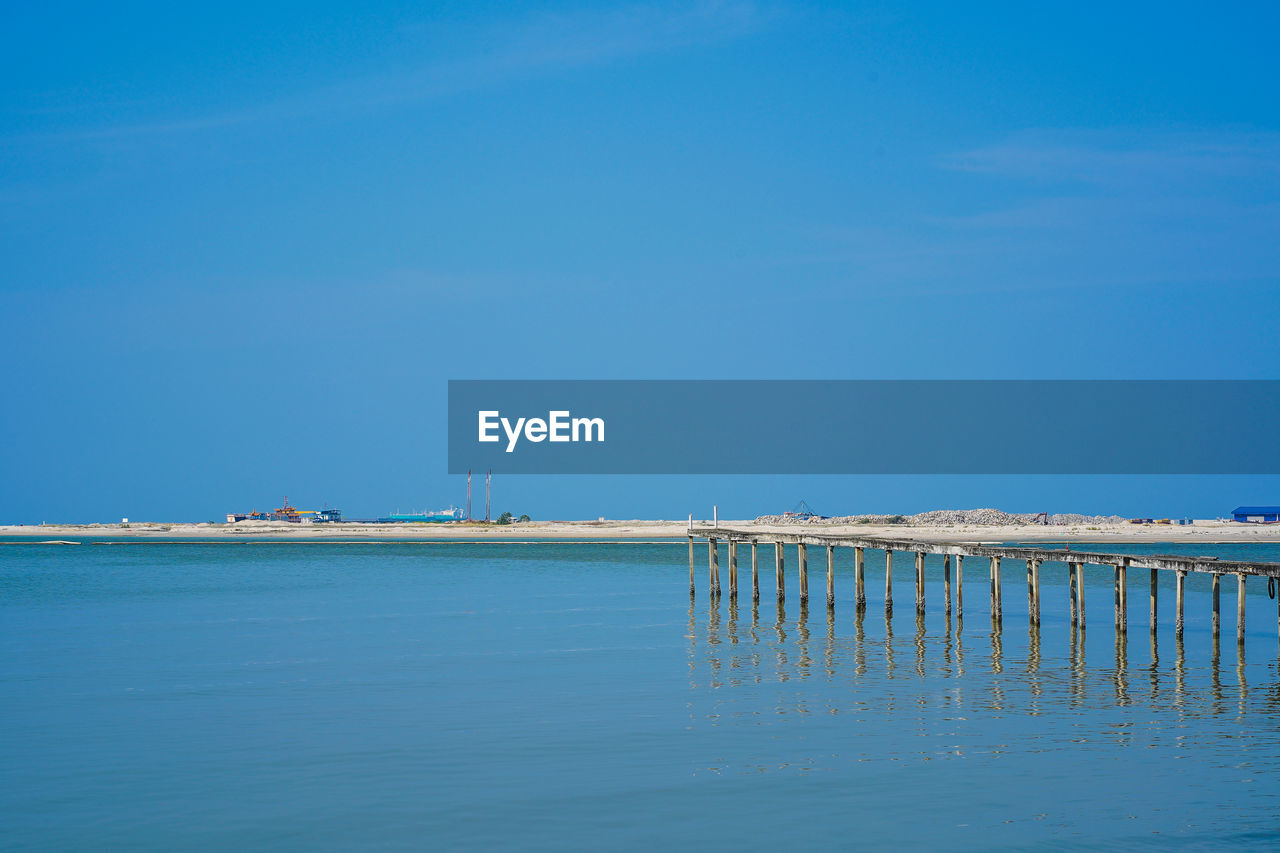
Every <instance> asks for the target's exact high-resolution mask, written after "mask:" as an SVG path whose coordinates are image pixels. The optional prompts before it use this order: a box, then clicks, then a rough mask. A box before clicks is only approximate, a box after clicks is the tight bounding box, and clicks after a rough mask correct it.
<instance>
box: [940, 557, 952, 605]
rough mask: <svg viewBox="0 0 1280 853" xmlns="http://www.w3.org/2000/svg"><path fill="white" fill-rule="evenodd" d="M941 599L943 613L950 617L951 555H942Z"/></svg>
mask: <svg viewBox="0 0 1280 853" xmlns="http://www.w3.org/2000/svg"><path fill="white" fill-rule="evenodd" d="M942 599H943V604H942V607H943V612H944V613H946V615H948V616H950V615H951V555H950V554H943V555H942Z"/></svg>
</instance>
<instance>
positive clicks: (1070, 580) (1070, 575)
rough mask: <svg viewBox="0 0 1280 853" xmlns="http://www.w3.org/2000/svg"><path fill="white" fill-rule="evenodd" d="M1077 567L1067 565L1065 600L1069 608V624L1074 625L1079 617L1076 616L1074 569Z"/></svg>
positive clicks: (1072, 564) (1073, 564)
mask: <svg viewBox="0 0 1280 853" xmlns="http://www.w3.org/2000/svg"><path fill="white" fill-rule="evenodd" d="M1077 568H1079V566H1078V565H1077V564H1076V563H1067V599H1068V601H1069V605H1070V608H1071V624H1072V625H1076V624H1077V623H1078V621H1079V617H1078V616H1077V615H1076V574H1077V572H1076V569H1077Z"/></svg>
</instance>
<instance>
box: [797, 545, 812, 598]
mask: <svg viewBox="0 0 1280 853" xmlns="http://www.w3.org/2000/svg"><path fill="white" fill-rule="evenodd" d="M796 548H797V550H798V551H799V552H800V603H801V604H808V603H809V552H808V550H807V549H806V548H805V547H804V543H803V542H801V543H800V544H799V545H797V546H796Z"/></svg>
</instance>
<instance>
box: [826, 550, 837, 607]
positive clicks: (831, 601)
mask: <svg viewBox="0 0 1280 853" xmlns="http://www.w3.org/2000/svg"><path fill="white" fill-rule="evenodd" d="M835 606H836V546H834V545H828V546H827V609H828V610H831V609H833V608H834V607H835Z"/></svg>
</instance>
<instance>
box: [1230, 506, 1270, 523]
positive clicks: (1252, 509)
mask: <svg viewBox="0 0 1280 853" xmlns="http://www.w3.org/2000/svg"><path fill="white" fill-rule="evenodd" d="M1231 516H1232V518H1233V519H1234V520H1235V521H1247V522H1251V523H1253V524H1274V523H1276V522H1280V506H1238V507H1236V508H1235V509H1233V510H1232V511H1231Z"/></svg>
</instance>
